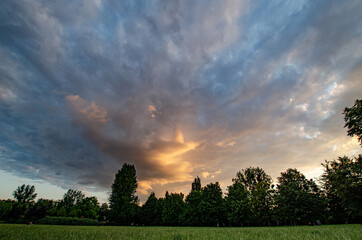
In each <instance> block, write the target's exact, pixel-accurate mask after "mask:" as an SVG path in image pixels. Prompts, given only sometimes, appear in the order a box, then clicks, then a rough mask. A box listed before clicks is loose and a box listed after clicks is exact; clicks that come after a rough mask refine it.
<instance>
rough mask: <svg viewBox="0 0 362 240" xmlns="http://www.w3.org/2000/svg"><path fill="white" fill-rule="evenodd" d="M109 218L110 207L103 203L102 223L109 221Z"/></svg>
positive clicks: (100, 212)
mask: <svg viewBox="0 0 362 240" xmlns="http://www.w3.org/2000/svg"><path fill="white" fill-rule="evenodd" d="M108 218H109V207H108V204H107V203H102V205H101V207H100V208H99V220H100V221H107V220H108Z"/></svg>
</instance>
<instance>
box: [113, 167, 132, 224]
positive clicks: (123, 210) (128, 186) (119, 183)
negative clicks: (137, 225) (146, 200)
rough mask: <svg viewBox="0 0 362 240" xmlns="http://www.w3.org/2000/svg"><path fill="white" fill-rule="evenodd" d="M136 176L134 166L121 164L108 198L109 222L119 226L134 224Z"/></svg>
mask: <svg viewBox="0 0 362 240" xmlns="http://www.w3.org/2000/svg"><path fill="white" fill-rule="evenodd" d="M137 186H138V184H137V176H136V169H135V167H134V165H130V164H127V163H125V164H123V166H122V168H121V170H118V172H117V173H116V176H115V179H114V182H113V184H112V193H111V195H110V197H109V203H110V209H111V218H112V219H111V220H113V221H114V222H116V223H117V224H121V225H130V224H131V223H134V221H135V219H136V216H137V208H138V197H137V196H136V189H137Z"/></svg>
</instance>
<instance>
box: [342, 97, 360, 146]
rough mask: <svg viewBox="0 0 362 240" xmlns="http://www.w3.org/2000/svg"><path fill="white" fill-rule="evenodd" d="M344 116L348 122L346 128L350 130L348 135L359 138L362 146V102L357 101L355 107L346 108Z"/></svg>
mask: <svg viewBox="0 0 362 240" xmlns="http://www.w3.org/2000/svg"><path fill="white" fill-rule="evenodd" d="M343 114H344V121H345V122H346V124H345V125H344V127H347V128H348V131H347V135H348V136H351V137H353V136H357V137H358V141H360V143H361V145H362V100H358V99H357V100H356V102H355V104H354V105H353V107H351V108H348V107H346V108H345V109H344V111H343Z"/></svg>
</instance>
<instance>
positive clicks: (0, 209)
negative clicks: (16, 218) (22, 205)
mask: <svg viewBox="0 0 362 240" xmlns="http://www.w3.org/2000/svg"><path fill="white" fill-rule="evenodd" d="M14 204H15V203H14V201H12V200H10V199H9V200H0V220H7V219H8V218H9V216H10V214H11V211H12V210H13V206H14Z"/></svg>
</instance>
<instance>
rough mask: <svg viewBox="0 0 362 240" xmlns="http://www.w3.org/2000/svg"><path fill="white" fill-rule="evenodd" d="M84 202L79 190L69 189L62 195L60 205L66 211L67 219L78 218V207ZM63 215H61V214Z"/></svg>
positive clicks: (79, 214)
mask: <svg viewBox="0 0 362 240" xmlns="http://www.w3.org/2000/svg"><path fill="white" fill-rule="evenodd" d="M83 200H84V194H83V193H82V191H80V190H73V189H69V190H68V191H67V192H66V193H65V194H64V195H63V200H62V201H61V202H60V205H61V206H63V207H64V208H65V210H66V215H67V216H69V217H80V216H81V212H80V208H79V206H80V205H81V203H82V201H83ZM62 214H63V213H62Z"/></svg>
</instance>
